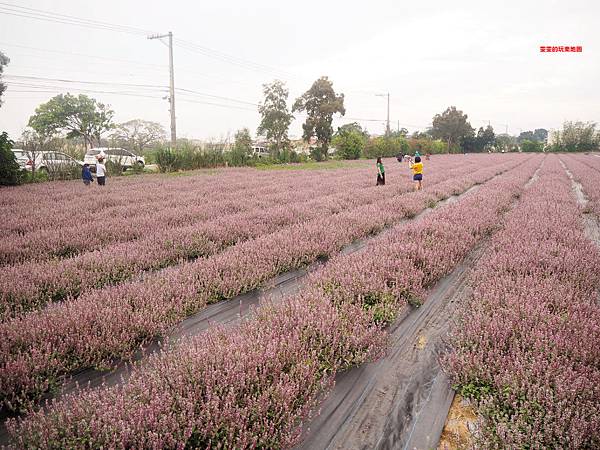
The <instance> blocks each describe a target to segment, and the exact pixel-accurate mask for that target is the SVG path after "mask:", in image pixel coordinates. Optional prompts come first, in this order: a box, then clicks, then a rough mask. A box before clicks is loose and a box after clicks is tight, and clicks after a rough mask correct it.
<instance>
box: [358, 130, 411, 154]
mask: <svg viewBox="0 0 600 450" xmlns="http://www.w3.org/2000/svg"><path fill="white" fill-rule="evenodd" d="M408 150H409V146H408V142H407V140H406V139H405V138H403V137H401V136H397V137H383V136H379V137H376V138H372V139H371V140H369V142H368V143H367V145H366V147H365V148H364V150H363V156H364V157H365V158H369V159H372V158H377V157H380V156H381V157H390V156H396V155H397V154H399V153H402V154H406V153H408Z"/></svg>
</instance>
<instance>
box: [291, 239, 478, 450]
mask: <svg viewBox="0 0 600 450" xmlns="http://www.w3.org/2000/svg"><path fill="white" fill-rule="evenodd" d="M484 249H485V245H482V244H480V245H479V246H478V247H477V248H476V249H474V250H473V251H472V252H471V253H470V254H469V255H468V256H467V258H466V259H465V260H464V261H463V263H461V264H460V265H459V266H458V267H457V268H455V269H454V271H453V272H452V273H451V274H450V275H448V276H447V277H446V278H444V279H442V280H441V281H440V282H439V283H437V285H436V286H435V288H434V289H433V290H432V291H431V292H430V293H429V295H428V297H427V300H426V301H425V302H424V304H423V306H421V307H419V308H416V309H415V308H406V310H405V312H404V315H403V316H401V317H400V318H399V319H398V320H396V321H395V323H394V324H393V325H392V326H391V328H390V330H389V332H390V351H389V353H388V355H387V356H386V357H385V358H383V359H381V360H379V361H377V362H374V363H370V364H365V365H362V366H359V367H356V368H353V369H351V370H348V371H346V372H344V373H342V374H340V376H338V377H337V379H336V384H335V388H334V390H333V392H332V393H331V394H330V396H329V397H328V398H327V400H326V401H325V402H324V403H323V405H322V408H321V414H320V415H319V416H318V417H316V418H315V419H314V420H313V421H312V422H311V423H310V425H309V428H307V429H306V430H305V433H304V436H303V441H302V444H301V445H300V446H298V448H301V449H313V448H322V449H375V448H377V449H387V448H402V449H415V448H418V449H421V448H423V449H425V448H435V447H436V446H437V442H438V441H439V438H440V434H441V431H442V428H443V426H444V422H445V420H446V414H447V412H448V409H449V408H450V404H451V402H452V399H453V397H454V393H453V391H452V389H451V387H450V385H449V382H448V379H447V377H446V376H445V374H444V373H443V372H442V370H441V368H440V365H439V363H438V358H439V355H440V353H441V352H442V351H443V350H444V344H443V337H444V336H445V335H446V334H447V332H448V329H449V326H450V320H449V319H450V317H451V316H452V314H453V313H454V311H455V309H456V305H457V304H458V303H459V302H460V301H461V300H462V299H463V298H464V297H465V295H467V294H468V289H469V288H468V286H467V274H468V271H469V268H470V267H471V266H472V265H473V264H475V263H476V262H477V260H478V259H479V258H480V257H481V255H482V253H483V251H484Z"/></svg>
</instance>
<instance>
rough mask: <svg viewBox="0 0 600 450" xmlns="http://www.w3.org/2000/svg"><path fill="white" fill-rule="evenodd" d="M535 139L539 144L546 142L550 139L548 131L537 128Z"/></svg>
mask: <svg viewBox="0 0 600 450" xmlns="http://www.w3.org/2000/svg"><path fill="white" fill-rule="evenodd" d="M533 137H534V138H535V140H536V141H538V142H546V139H548V130H546V129H545V128H536V129H535V131H534V132H533Z"/></svg>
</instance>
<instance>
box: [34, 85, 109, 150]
mask: <svg viewBox="0 0 600 450" xmlns="http://www.w3.org/2000/svg"><path fill="white" fill-rule="evenodd" d="M113 115H114V111H113V110H111V109H110V108H109V107H108V106H107V105H104V104H102V103H99V102H98V101H96V100H95V99H93V98H90V97H88V96H87V95H83V94H80V95H78V96H74V95H71V94H66V95H63V94H59V95H57V96H56V97H53V98H51V99H50V100H49V101H48V102H46V103H43V104H41V105H40V106H38V107H37V109H36V110H35V114H34V115H33V116H31V117H30V119H29V126H30V127H31V128H33V129H34V130H35V131H37V132H38V133H39V134H41V135H45V136H52V135H55V134H58V133H60V132H65V133H66V134H67V138H68V139H71V138H75V137H81V138H83V140H84V143H85V146H86V148H88V147H91V146H93V144H94V143H95V142H96V143H99V141H100V137H101V135H102V133H104V132H106V131H108V130H110V129H111V128H112V127H113V125H112V117H113Z"/></svg>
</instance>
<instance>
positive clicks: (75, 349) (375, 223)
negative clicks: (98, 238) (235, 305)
mask: <svg viewBox="0 0 600 450" xmlns="http://www.w3.org/2000/svg"><path fill="white" fill-rule="evenodd" d="M519 163H520V164H519V165H522V163H521V162H519ZM512 165H514V164H512ZM497 171H499V169H495V168H490V169H481V170H480V171H477V172H474V173H471V174H467V175H465V176H464V177H461V178H459V179H453V180H447V181H446V182H444V183H441V184H440V185H438V186H431V187H430V188H429V190H427V189H426V190H424V191H421V192H414V193H410V194H405V196H403V197H402V199H403V202H402V204H399V203H398V201H397V200H394V199H392V200H391V201H389V202H386V203H384V205H386V206H387V207H386V208H383V209H382V204H377V205H366V206H364V207H360V208H358V209H355V210H352V211H350V212H347V213H340V214H336V215H333V216H329V217H324V218H319V219H318V220H315V221H311V222H307V223H304V224H299V225H297V226H296V227H295V228H293V229H292V233H290V231H288V230H283V231H279V232H276V233H273V234H272V235H269V236H268V237H264V238H260V239H255V240H253V241H250V242H246V243H243V244H239V245H236V246H234V247H232V248H231V249H229V250H226V251H225V252H223V253H222V254H221V255H216V256H215V257H213V258H208V259H205V260H199V261H196V262H194V263H190V264H186V265H182V266H180V267H178V268H177V269H173V270H167V271H164V272H162V273H161V275H160V276H156V277H149V278H148V279H146V280H143V281H140V282H136V283H126V284H124V285H120V286H117V287H114V288H109V289H105V290H99V291H97V292H95V293H94V295H90V296H82V297H80V298H78V299H75V300H72V301H67V302H64V303H61V304H57V305H54V306H52V307H49V308H47V309H46V310H44V311H40V312H35V313H30V314H28V315H27V316H26V317H24V318H22V319H18V320H13V321H10V322H7V323H4V324H1V325H0V335H1V336H2V339H0V354H1V355H2V366H0V383H1V388H2V389H1V392H2V394H3V396H4V398H3V401H4V404H5V407H7V408H9V409H12V410H18V409H20V408H21V407H23V406H24V405H27V404H29V402H30V401H33V402H34V403H35V401H36V399H37V398H39V397H40V395H42V394H43V393H44V392H46V391H48V390H49V389H51V388H52V386H55V385H56V383H57V382H58V380H59V379H60V377H61V376H63V375H65V374H69V373H73V372H75V371H79V370H82V369H84V368H87V367H94V366H95V367H105V368H108V367H112V366H114V365H115V363H116V361H115V359H116V360H117V361H118V359H129V358H132V357H133V355H134V354H135V353H136V351H137V349H138V348H139V346H140V345H144V344H147V343H149V342H152V341H153V340H154V339H155V338H156V337H158V336H162V335H165V334H166V333H168V332H169V330H170V329H171V328H172V327H173V326H174V325H176V324H177V323H179V322H180V321H182V320H183V319H185V318H186V317H188V316H191V315H193V314H194V313H196V312H197V311H199V310H201V309H203V308H204V307H206V306H207V305H208V304H211V303H216V302H218V301H220V300H223V299H226V298H232V297H234V296H236V295H239V294H240V293H244V292H248V291H250V290H252V289H255V288H256V287H258V286H260V285H261V284H262V283H264V282H265V281H267V280H269V279H270V278H272V277H274V276H276V275H277V274H280V273H283V272H287V271H289V270H292V269H295V268H299V267H303V266H305V265H306V264H308V263H310V262H312V261H315V260H316V259H318V258H319V257H322V256H327V255H331V254H333V253H336V252H337V251H339V249H341V248H342V247H343V246H344V245H346V244H348V243H349V242H353V241H355V240H356V239H359V238H362V237H365V236H367V235H369V234H370V233H373V232H377V231H379V230H381V229H382V228H384V227H385V226H386V225H390V224H393V223H397V222H398V221H400V220H402V219H403V218H406V217H410V216H411V215H414V214H416V213H417V212H419V211H421V210H422V209H424V208H425V207H426V206H427V205H428V204H432V203H434V202H435V201H438V200H441V199H443V198H447V197H448V196H450V195H452V193H455V192H462V191H464V190H466V189H468V188H469V187H471V186H473V185H474V184H477V183H481V182H484V181H485V180H488V179H490V178H492V177H493V176H494V175H495V174H496V172H497Z"/></svg>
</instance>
